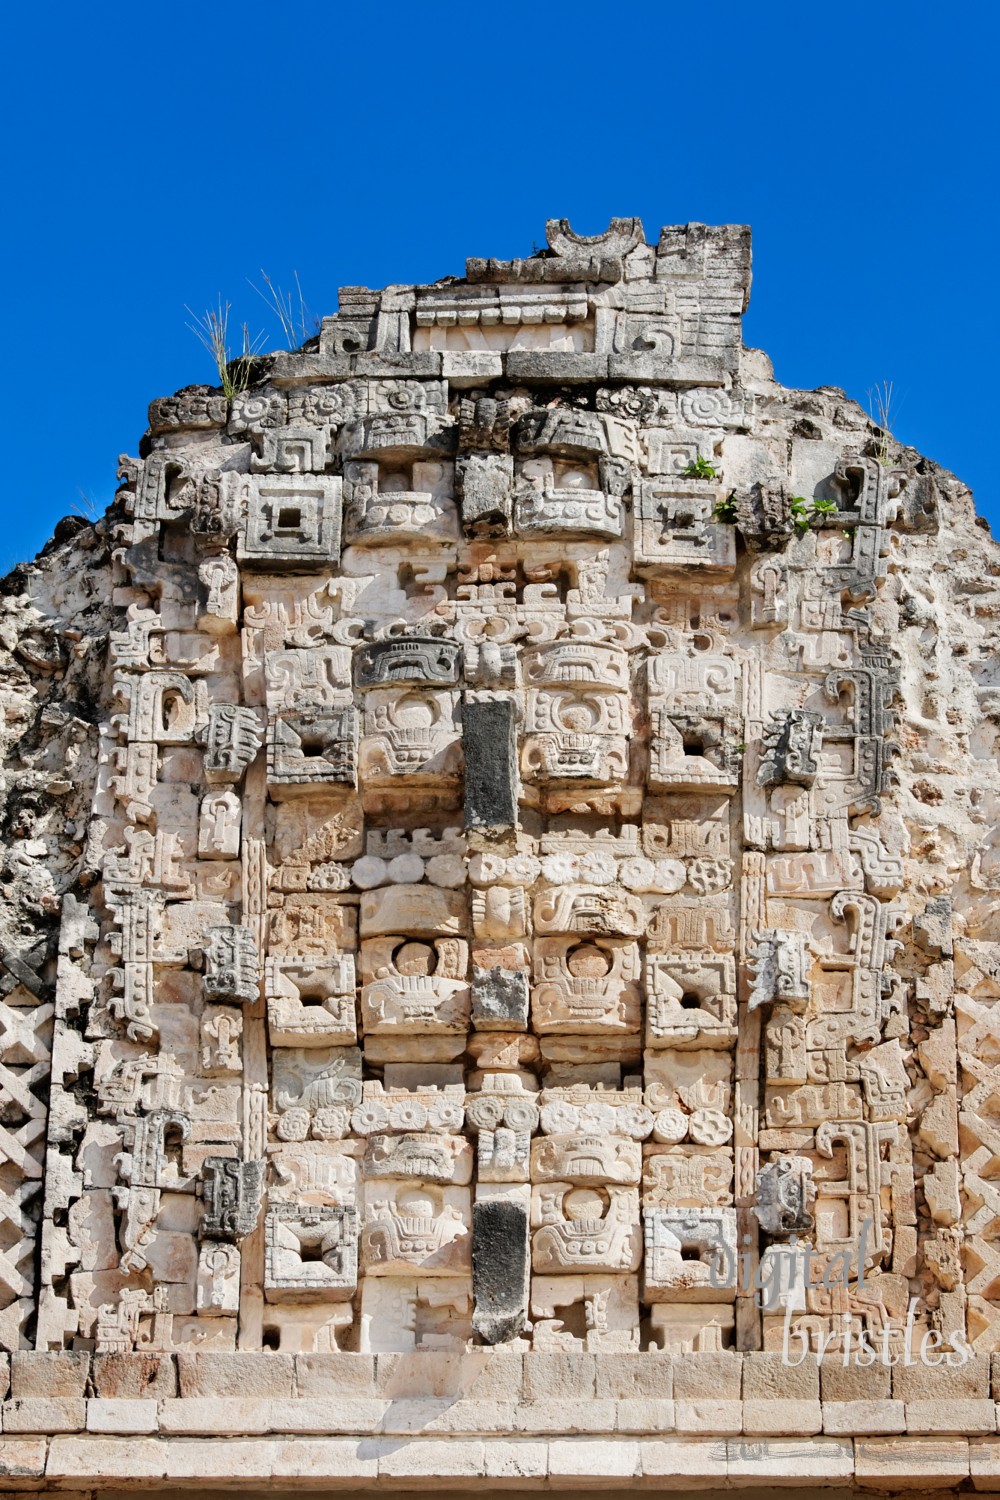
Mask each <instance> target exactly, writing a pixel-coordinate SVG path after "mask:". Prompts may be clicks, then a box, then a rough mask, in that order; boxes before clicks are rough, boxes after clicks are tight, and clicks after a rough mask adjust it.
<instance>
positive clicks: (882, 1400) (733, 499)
mask: <svg viewBox="0 0 1000 1500" xmlns="http://www.w3.org/2000/svg"><path fill="white" fill-rule="evenodd" d="M547 239H548V249H546V250H544V251H542V252H540V253H537V254H535V255H533V256H532V257H531V258H530V259H527V260H518V261H511V262H500V261H495V260H470V261H469V262H468V265H467V272H466V277H465V279H456V278H446V279H445V280H443V281H441V282H438V283H435V284H434V285H431V286H418V287H400V286H393V287H389V288H387V289H385V290H384V291H381V292H378V291H369V290H368V289H367V288H359V287H351V288H345V289H343V290H342V291H341V297H340V311H339V312H338V313H337V314H335V315H334V316H332V317H328V318H325V319H324V320H323V323H322V329H321V332H320V333H319V335H318V338H316V339H313V340H310V341H309V342H308V343H307V344H306V345H304V346H303V348H302V349H300V350H298V351H295V352H289V353H280V354H278V355H276V356H273V357H270V358H268V359H267V360H265V361H262V362H260V363H259V365H258V366H257V368H256V369H255V371H254V374H255V376H256V378H255V381H254V383H253V384H251V385H250V387H249V388H248V389H246V390H244V391H243V392H241V393H240V394H238V395H237V396H235V397H234V399H233V400H232V401H227V400H226V399H225V398H224V396H223V395H222V393H221V391H219V390H213V389H209V388H207V387H201V386H195V387H189V388H187V389H185V390H182V391H180V392H178V393H177V394H176V395H175V396H171V397H167V398H164V399H162V400H158V401H154V402H153V403H152V405H151V406H150V413H149V415H150V427H149V431H148V432H147V433H146V435H145V436H144V438H143V439H142V443H141V446H140V454H141V457H140V458H138V459H132V458H123V459H122V460H121V470H120V477H121V488H120V490H119V492H118V495H117V496H116V499H115V502H114V504H113V506H112V507H111V509H110V510H109V512H108V514H107V516H106V517H105V518H104V519H103V520H101V521H100V522H98V523H96V524H95V525H89V524H87V523H84V522H82V521H80V522H73V521H67V522H63V523H61V524H60V527H59V528H57V533H56V537H55V538H54V540H53V542H52V543H50V544H49V546H48V547H47V548H46V549H45V550H44V551H43V553H42V554H41V555H40V557H39V558H38V559H36V561H35V562H34V563H32V564H23V565H20V566H19V567H18V568H17V569H15V570H14V572H13V573H12V574H10V575H9V576H8V578H7V579H5V580H3V582H2V584H0V591H2V595H3V597H2V600H0V603H2V606H3V608H2V612H0V645H2V649H3V652H4V672H3V699H4V707H5V715H6V721H5V726H4V729H3V731H2V732H3V736H4V748H5V791H4V795H5V802H4V808H3V820H4V821H3V835H4V839H5V842H6V865H5V872H4V874H5V886H6V893H7V899H6V902H5V905H4V908H3V912H2V918H0V921H2V925H0V946H2V953H0V957H2V965H3V970H2V974H3V982H2V984H0V992H2V998H0V1083H2V1086H3V1106H2V1114H0V1348H2V1349H4V1350H6V1351H8V1353H7V1354H6V1355H5V1356H3V1360H2V1362H0V1387H2V1391H0V1394H5V1395H6V1396H7V1399H6V1400H5V1401H4V1403H3V1410H2V1428H3V1436H2V1438H0V1487H6V1488H15V1489H25V1490H27V1489H37V1488H38V1487H39V1486H40V1485H41V1484H42V1483H43V1478H44V1481H45V1482H49V1481H51V1482H52V1483H53V1484H55V1485H57V1486H61V1487H63V1488H77V1489H87V1488H90V1489H93V1490H95V1491H96V1490H100V1489H102V1488H107V1487H108V1486H111V1487H113V1488H115V1489H121V1488H123V1487H125V1486H127V1485H129V1484H140V1483H141V1484H144V1485H146V1487H147V1488H148V1486H149V1484H150V1482H153V1481H155V1482H156V1483H159V1484H163V1485H167V1486H169V1485H175V1486H184V1485H195V1484H199V1483H201V1484H204V1483H206V1482H210V1481H213V1480H215V1479H217V1480H218V1482H219V1483H220V1484H223V1483H224V1482H225V1481H226V1480H227V1479H228V1480H231V1479H233V1478H239V1479H241V1481H243V1482H245V1483H246V1484H247V1485H248V1486H250V1487H268V1486H278V1487H280V1486H281V1485H282V1484H284V1483H286V1482H291V1481H295V1482H299V1481H300V1480H302V1479H303V1477H305V1478H306V1479H307V1481H308V1482H310V1483H312V1484H313V1485H315V1486H317V1487H323V1486H325V1487H341V1488H359V1487H363V1486H370V1485H373V1484H378V1485H379V1486H380V1487H383V1488H390V1489H391V1488H396V1487H400V1488H406V1487H409V1486H412V1485H413V1484H419V1483H426V1482H429V1481H431V1480H437V1481H439V1482H441V1483H442V1484H445V1485H450V1486H452V1487H455V1488H458V1489H462V1488H469V1487H470V1486H473V1485H474V1484H476V1483H478V1482H479V1481H482V1480H486V1481H493V1480H496V1481H497V1482H498V1483H500V1482H501V1481H502V1482H503V1483H504V1485H505V1486H506V1487H507V1488H511V1487H513V1488H517V1487H518V1485H521V1486H522V1487H523V1488H538V1487H544V1486H547V1485H550V1484H551V1485H553V1486H562V1487H565V1486H566V1485H567V1484H571V1483H574V1482H576V1480H580V1481H581V1482H583V1481H586V1480H587V1479H591V1480H595V1479H600V1480H601V1482H603V1483H606V1485H607V1486H608V1487H610V1488H613V1489H616V1488H620V1489H626V1488H629V1486H630V1481H641V1482H643V1483H645V1484H647V1485H648V1484H659V1485H665V1486H667V1487H671V1486H673V1487H684V1486H685V1485H687V1484H690V1483H694V1482H698V1483H700V1484H701V1485H702V1486H711V1485H713V1484H716V1483H717V1484H718V1486H719V1487H720V1488H722V1487H724V1486H728V1487H733V1486H737V1485H741V1484H744V1483H746V1484H757V1485H759V1484H762V1483H765V1484H767V1483H770V1484H788V1483H790V1482H791V1483H803V1484H812V1483H822V1484H826V1485H830V1486H840V1487H843V1488H846V1487H849V1486H850V1485H851V1484H854V1483H856V1484H872V1485H876V1486H881V1487H882V1488H883V1489H885V1488H889V1489H891V1488H892V1487H893V1486H894V1485H898V1486H900V1487H912V1486H913V1485H914V1484H920V1485H921V1486H922V1487H923V1488H933V1489H935V1490H937V1491H946V1490H951V1489H955V1488H956V1487H962V1486H965V1487H968V1486H969V1485H972V1486H973V1487H976V1488H998V1487H1000V1478H998V1477H997V1476H998V1475H1000V1437H996V1436H991V1434H995V1433H996V1432H997V1420H996V1414H997V1406H996V1402H995V1398H996V1396H997V1395H998V1394H1000V1388H998V1387H1000V1368H992V1369H991V1364H992V1365H994V1366H995V1365H996V1363H997V1361H998V1360H1000V1252H998V1249H997V1244H998V1241H1000V1186H998V1184H1000V1004H998V1002H1000V847H998V840H997V832H996V830H997V808H998V806H1000V800H998V799H1000V772H998V768H997V763H996V740H997V725H998V723H1000V696H998V690H997V681H998V677H997V667H996V647H997V640H998V628H997V624H996V621H997V618H998V616H1000V583H998V579H1000V552H998V550H997V548H996V545H995V544H994V543H993V541H992V540H991V538H990V537H989V535H988V533H987V531H986V529H985V523H984V522H982V521H980V520H979V519H978V518H977V517H976V515H975V511H974V508H973V505H972V499H971V496H970V495H969V492H968V491H967V489H965V487H964V486H962V485H961V484H960V483H959V482H958V481H957V480H956V479H955V478H954V477H953V476H951V475H949V474H947V473H945V472H943V471H942V470H940V469H939V468H938V467H937V466H936V465H934V464H933V463H931V462H930V461H929V460H927V459H925V458H923V457H921V456H920V455H919V454H917V453H916V452H914V451H913V450H911V449H905V448H901V447H900V446H899V444H898V443H896V441H895V440H894V439H893V438H892V436H891V434H888V433H885V432H882V431H881V430H879V429H877V428H874V427H873V425H872V423H871V421H870V420H869V418H868V417H867V416H866V415H865V413H863V412H862V411H861V409H860V408H859V407H858V406H856V405H855V404H854V403H853V402H851V401H849V400H847V399H846V397H845V396H844V395H843V393H842V392H840V391H838V390H834V389H832V388H829V387H824V388H822V389H820V390H818V391H814V392H801V391H793V390H787V389H785V388H784V387H782V386H780V385H779V384H777V383H776V382H775V380H774V378H773V375H772V372H771V368H770V365H769V363H768V361H767V359H766V357H765V356H764V355H763V354H761V353H760V352H759V351H756V350H750V349H746V348H745V347H744V346H743V344H742V342H741V332H740V319H741V314H742V313H743V311H744V310H745V308H746V304H747V299H748V295H749V286H750V236H749V231H748V230H747V229H746V228H744V227H741V226H724V227H706V226H704V225H700V224H688V225H682V226H674V227H668V228H665V229H663V230H662V231H661V233H660V237H659V239H658V241H657V242H656V243H654V244H651V245H650V244H647V243H646V241H645V237H644V233H643V229H642V225H641V224H640V223H639V221H638V220H635V219H616V220H614V221H612V224H611V226H610V228H609V229H608V231H607V232H606V233H605V234H602V235H597V236H593V237H589V238H586V237H581V236H578V235H576V234H574V233H573V232H572V230H571V229H570V227H569V225H568V224H567V223H566V222H565V221H556V220H553V221H550V223H549V224H548V226H547ZM868 1354H871V1355H872V1358H868V1357H867V1355H868ZM191 1438H198V1439H199V1440H200V1441H199V1442H198V1443H194V1444H193V1443H191V1442H190V1441H189V1440H190V1439H191ZM234 1438H235V1439H237V1440H238V1441H236V1443H235V1446H234ZM195 1450H197V1451H195Z"/></svg>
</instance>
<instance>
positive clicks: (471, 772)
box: [462, 698, 517, 829]
mask: <svg viewBox="0 0 1000 1500" xmlns="http://www.w3.org/2000/svg"><path fill="white" fill-rule="evenodd" d="M462 743H463V747H464V750H465V826H466V828H479V829H492V828H496V829H500V828H510V827H512V826H513V825H514V824H515V823H516V821H517V735H516V731H515V727H514V704H513V703H512V702H511V701H510V700H509V699H507V698H494V699H490V700H488V701H486V702H480V703H466V704H465V705H464V707H463V709H462Z"/></svg>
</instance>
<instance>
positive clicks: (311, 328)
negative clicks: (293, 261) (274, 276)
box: [247, 267, 319, 349]
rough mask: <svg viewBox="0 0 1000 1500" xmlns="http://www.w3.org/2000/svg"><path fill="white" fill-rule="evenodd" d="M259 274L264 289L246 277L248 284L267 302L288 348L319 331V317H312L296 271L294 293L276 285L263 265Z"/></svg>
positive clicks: (293, 347)
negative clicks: (279, 325)
mask: <svg viewBox="0 0 1000 1500" xmlns="http://www.w3.org/2000/svg"><path fill="white" fill-rule="evenodd" d="M260 274H261V278H262V280H263V282H264V286H265V288H266V290H265V291H261V289H260V287H259V286H257V285H256V284H255V283H254V282H252V281H250V278H249V277H247V281H248V283H249V285H250V286H252V287H253V289H254V291H255V292H256V293H257V296H258V297H259V298H260V299H261V301H262V302H265V303H266V304H267V306H268V307H269V308H270V309H271V311H272V312H273V313H274V315H275V317H276V318H277V320H278V322H279V323H280V324H281V331H282V333H283V334H284V335H285V339H286V342H287V344H288V347H289V349H295V348H298V346H299V345H300V344H304V343H305V342H306V340H307V339H310V338H312V336H313V334H315V333H318V331H319V319H318V318H315V317H313V315H312V313H311V312H310V311H309V308H308V307H307V306H306V299H305V297H303V295H302V283H301V282H300V281H299V273H298V271H293V272H292V275H293V276H294V278H295V292H294V294H293V293H292V292H286V291H284V290H283V289H282V288H281V287H280V286H276V285H275V284H274V282H273V281H272V280H271V278H270V276H269V275H268V274H267V272H266V271H265V270H264V268H263V267H261V272H260Z"/></svg>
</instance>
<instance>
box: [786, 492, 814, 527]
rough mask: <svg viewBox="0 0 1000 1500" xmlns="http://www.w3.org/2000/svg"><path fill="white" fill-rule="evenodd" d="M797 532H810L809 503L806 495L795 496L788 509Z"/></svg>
mask: <svg viewBox="0 0 1000 1500" xmlns="http://www.w3.org/2000/svg"><path fill="white" fill-rule="evenodd" d="M788 509H789V511H790V512H791V516H792V521H793V523H794V525H795V530H796V531H808V530H809V501H808V500H807V499H806V498H805V496H804V495H793V496H792V499H791V502H790V504H789V507H788Z"/></svg>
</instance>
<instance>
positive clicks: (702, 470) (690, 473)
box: [681, 453, 719, 479]
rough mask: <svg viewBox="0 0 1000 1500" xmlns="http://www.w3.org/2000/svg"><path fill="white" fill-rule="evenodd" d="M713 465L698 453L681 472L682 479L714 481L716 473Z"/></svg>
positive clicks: (716, 470)
mask: <svg viewBox="0 0 1000 1500" xmlns="http://www.w3.org/2000/svg"><path fill="white" fill-rule="evenodd" d="M718 472H719V471H718V469H717V468H716V467H715V465H714V464H712V463H709V461H708V459H707V458H706V457H705V456H704V454H702V453H699V454H698V457H697V458H693V459H692V460H691V462H690V463H689V464H688V466H687V468H686V469H682V470H681V478H682V479H714V478H715V476H716V474H717V473H718Z"/></svg>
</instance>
